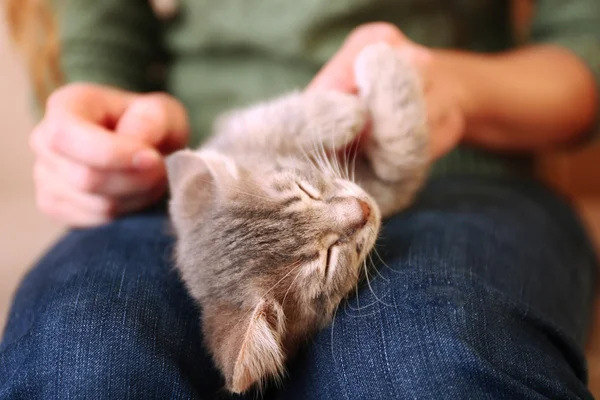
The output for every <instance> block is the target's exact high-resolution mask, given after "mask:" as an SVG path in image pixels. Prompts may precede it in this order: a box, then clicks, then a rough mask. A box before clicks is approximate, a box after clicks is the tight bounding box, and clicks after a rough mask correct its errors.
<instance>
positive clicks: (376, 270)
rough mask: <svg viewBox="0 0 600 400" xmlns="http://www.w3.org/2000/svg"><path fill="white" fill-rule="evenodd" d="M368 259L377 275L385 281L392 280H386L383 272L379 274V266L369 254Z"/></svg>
mask: <svg viewBox="0 0 600 400" xmlns="http://www.w3.org/2000/svg"><path fill="white" fill-rule="evenodd" d="M367 257H368V259H369V262H370V263H371V266H372V268H373V269H374V270H375V272H376V273H377V275H379V276H380V277H381V279H383V280H384V281H386V282H389V281H390V280H389V279H388V278H386V277H385V276H383V275H381V272H379V268H377V265H375V262H373V257H372V256H371V253H369V254H367Z"/></svg>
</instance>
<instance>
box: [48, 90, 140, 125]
mask: <svg viewBox="0 0 600 400" xmlns="http://www.w3.org/2000/svg"><path fill="white" fill-rule="evenodd" d="M137 96H138V95H136V94H134V93H131V92H127V91H124V90H120V89H117V88H109V87H106V86H101V85H95V84H91V83H72V84H69V85H66V86H63V87H62V88H60V89H58V90H56V91H55V92H54V93H52V95H51V96H50V97H49V98H48V101H47V103H46V110H47V111H48V112H55V111H63V112H68V113H70V114H71V115H76V116H79V117H82V118H84V119H86V120H89V121H91V122H97V123H100V124H103V125H110V124H111V123H116V122H117V121H118V120H119V118H120V117H121V115H123V113H124V112H125V110H126V109H127V107H128V105H129V104H130V103H131V101H133V100H134V99H135V98H136V97H137Z"/></svg>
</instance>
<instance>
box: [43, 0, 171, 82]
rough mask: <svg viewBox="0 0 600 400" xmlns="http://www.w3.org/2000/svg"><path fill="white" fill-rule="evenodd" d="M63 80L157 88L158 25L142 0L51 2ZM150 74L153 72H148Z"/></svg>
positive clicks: (159, 54)
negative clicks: (56, 26)
mask: <svg viewBox="0 0 600 400" xmlns="http://www.w3.org/2000/svg"><path fill="white" fill-rule="evenodd" d="M53 4H54V10H55V14H56V17H57V24H58V31H59V40H60V46H61V61H60V62H61V68H62V71H63V73H64V76H65V80H66V82H67V83H70V82H77V81H79V82H81V81H85V82H92V83H98V84H105V85H111V86H116V87H120V88H122V89H127V90H132V91H138V92H144V91H150V90H158V89H160V86H161V82H160V79H157V78H156V76H153V74H152V70H153V67H154V66H156V65H158V63H160V61H161V60H164V55H163V53H164V52H163V51H162V47H161V26H160V23H159V21H158V20H157V18H156V17H155V15H154V13H153V11H152V9H151V7H150V4H149V1H148V0H99V1H91V0H53ZM154 75H156V74H154Z"/></svg>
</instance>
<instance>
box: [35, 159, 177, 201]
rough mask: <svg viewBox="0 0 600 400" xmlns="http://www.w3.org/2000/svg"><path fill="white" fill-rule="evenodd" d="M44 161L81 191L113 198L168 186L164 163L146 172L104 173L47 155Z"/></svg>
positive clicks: (107, 171) (110, 171)
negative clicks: (163, 185)
mask: <svg viewBox="0 0 600 400" xmlns="http://www.w3.org/2000/svg"><path fill="white" fill-rule="evenodd" d="M41 161H43V162H45V163H47V164H48V165H49V167H50V169H51V170H52V171H53V172H54V173H55V174H56V175H58V176H59V177H61V179H64V180H65V181H66V183H67V184H68V185H69V186H71V187H73V188H75V189H76V190H78V191H81V192H86V193H93V194H100V195H103V196H110V197H125V196H133V195H136V194H139V193H145V192H147V191H149V190H151V189H152V188H154V187H155V186H159V185H162V184H165V183H164V181H165V180H166V171H165V166H164V163H162V164H158V165H157V168H152V169H147V170H143V171H130V170H123V171H113V170H100V169H97V168H92V167H89V166H86V165H82V164H79V163H76V162H73V161H71V160H70V159H68V158H65V157H62V156H60V155H58V154H55V153H52V152H49V151H46V152H44V154H43V155H42V156H41Z"/></svg>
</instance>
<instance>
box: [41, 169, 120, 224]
mask: <svg viewBox="0 0 600 400" xmlns="http://www.w3.org/2000/svg"><path fill="white" fill-rule="evenodd" d="M34 174H35V176H34V178H35V181H36V187H38V188H40V190H41V191H42V192H44V193H45V194H47V195H48V196H49V197H52V198H55V199H60V200H61V201H66V202H68V203H69V204H71V206H72V207H73V209H78V210H81V211H84V212H85V213H86V214H98V215H102V216H105V217H111V216H113V214H114V210H115V204H114V201H113V200H112V199H111V198H109V197H106V196H102V195H98V194H93V193H86V192H83V191H79V190H77V189H75V188H74V187H72V186H70V185H69V184H68V183H67V182H65V181H64V180H63V179H62V177H61V176H60V175H58V174H56V173H55V172H54V171H52V169H51V168H50V167H49V165H47V164H45V163H43V162H37V163H36V164H35V167H34Z"/></svg>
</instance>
